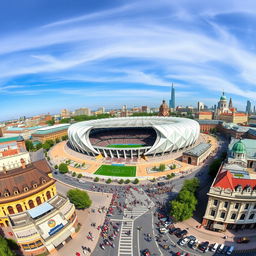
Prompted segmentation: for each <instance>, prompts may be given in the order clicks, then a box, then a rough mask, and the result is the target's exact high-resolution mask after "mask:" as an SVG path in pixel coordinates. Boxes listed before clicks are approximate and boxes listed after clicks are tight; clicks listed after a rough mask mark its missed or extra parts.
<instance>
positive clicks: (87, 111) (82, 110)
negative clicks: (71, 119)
mask: <svg viewBox="0 0 256 256" xmlns="http://www.w3.org/2000/svg"><path fill="white" fill-rule="evenodd" d="M74 115H75V116H82V115H85V116H90V115H91V110H90V109H89V108H79V109H76V110H75V113H74Z"/></svg>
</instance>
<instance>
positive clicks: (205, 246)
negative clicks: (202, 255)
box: [198, 241, 209, 252]
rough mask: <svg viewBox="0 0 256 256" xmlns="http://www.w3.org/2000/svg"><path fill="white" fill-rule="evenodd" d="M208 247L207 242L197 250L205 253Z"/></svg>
mask: <svg viewBox="0 0 256 256" xmlns="http://www.w3.org/2000/svg"><path fill="white" fill-rule="evenodd" d="M208 246H209V242H208V241H207V242H202V243H201V244H200V245H199V246H198V248H199V250H200V251H202V252H205V251H206V250H207V248H208Z"/></svg>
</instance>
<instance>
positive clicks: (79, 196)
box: [67, 189, 92, 209]
mask: <svg viewBox="0 0 256 256" xmlns="http://www.w3.org/2000/svg"><path fill="white" fill-rule="evenodd" d="M67 196H68V198H69V200H70V202H71V203H73V204H74V205H75V207H76V209H85V208H88V207H90V206H91V204H92V200H91V199H90V197H89V195H88V194H87V193H86V192H85V191H83V190H80V189H70V190H69V191H68V193H67Z"/></svg>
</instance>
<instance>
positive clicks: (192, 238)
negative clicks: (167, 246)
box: [187, 236, 196, 241]
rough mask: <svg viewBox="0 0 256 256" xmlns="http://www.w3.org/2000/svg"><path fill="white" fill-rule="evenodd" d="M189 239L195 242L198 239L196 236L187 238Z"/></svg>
mask: <svg viewBox="0 0 256 256" xmlns="http://www.w3.org/2000/svg"><path fill="white" fill-rule="evenodd" d="M187 238H188V239H189V240H190V241H195V240H196V237H195V236H187Z"/></svg>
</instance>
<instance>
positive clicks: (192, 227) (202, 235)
mask: <svg viewBox="0 0 256 256" xmlns="http://www.w3.org/2000/svg"><path fill="white" fill-rule="evenodd" d="M200 225H201V223H199V222H197V221H196V220H195V219H193V218H190V219H189V220H185V221H183V222H179V223H176V224H175V227H176V228H180V229H187V230H188V235H193V236H195V237H196V238H197V239H198V240H199V241H201V242H203V241H209V242H210V243H212V244H213V243H218V244H225V245H229V246H230V245H234V246H235V249H236V250H249V249H254V248H256V236H255V230H253V229H251V230H241V231H237V232H235V231H233V233H231V232H230V231H228V230H227V231H225V232H214V231H210V230H207V229H205V228H204V227H200ZM224 236H227V238H226V239H224V238H223V237H224ZM241 236H247V237H249V238H250V242H249V243H248V244H237V243H235V242H234V237H241Z"/></svg>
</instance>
